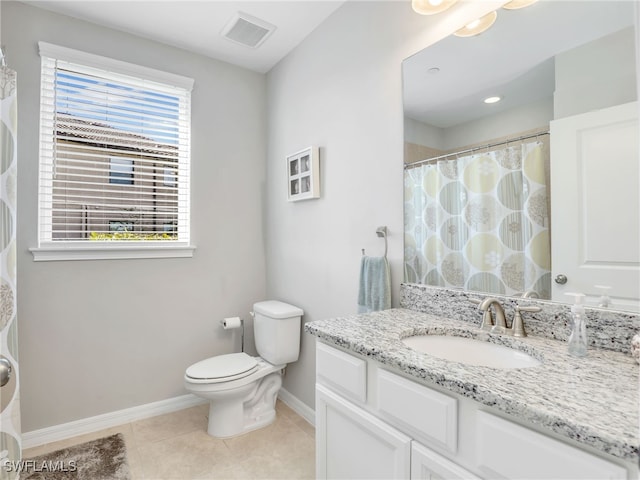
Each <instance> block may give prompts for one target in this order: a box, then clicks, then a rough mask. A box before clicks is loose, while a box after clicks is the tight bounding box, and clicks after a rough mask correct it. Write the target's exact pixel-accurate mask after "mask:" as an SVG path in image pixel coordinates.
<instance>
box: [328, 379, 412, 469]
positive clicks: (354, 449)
mask: <svg viewBox="0 0 640 480" xmlns="http://www.w3.org/2000/svg"><path fill="white" fill-rule="evenodd" d="M410 460H411V439H410V438H409V437H407V436H406V435H404V434H403V433H401V432H399V431H397V430H396V429H394V428H392V427H391V426H389V425H387V424H386V423H384V422H382V421H380V420H378V419H377V418H375V417H374V416H372V415H370V414H369V413H367V412H365V411H364V410H362V409H360V408H358V407H356V406H355V405H353V404H352V403H351V402H348V401H347V400H345V399H343V398H342V397H340V396H338V395H336V394H335V393H333V392H332V391H330V390H329V389H327V388H325V387H323V386H322V385H316V478H318V479H350V480H355V479H372V480H373V479H403V478H405V479H408V478H409V473H410Z"/></svg>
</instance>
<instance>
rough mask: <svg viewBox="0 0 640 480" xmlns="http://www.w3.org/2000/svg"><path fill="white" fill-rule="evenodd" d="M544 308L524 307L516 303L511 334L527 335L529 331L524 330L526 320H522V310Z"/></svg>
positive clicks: (517, 335) (532, 310)
mask: <svg viewBox="0 0 640 480" xmlns="http://www.w3.org/2000/svg"><path fill="white" fill-rule="evenodd" d="M540 310H542V309H541V308H540V307H535V306H532V307H523V306H521V305H516V311H515V313H514V314H513V322H511V334H512V335H513V336H514V337H526V336H527V332H525V330H524V322H523V321H522V315H521V314H520V312H534V313H535V312H539V311H540Z"/></svg>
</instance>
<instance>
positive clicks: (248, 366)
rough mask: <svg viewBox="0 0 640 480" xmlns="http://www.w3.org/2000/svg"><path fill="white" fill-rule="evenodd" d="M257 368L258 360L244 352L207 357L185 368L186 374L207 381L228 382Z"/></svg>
mask: <svg viewBox="0 0 640 480" xmlns="http://www.w3.org/2000/svg"><path fill="white" fill-rule="evenodd" d="M257 369H258V361H257V360H256V359H255V358H254V357H250V356H249V355H247V354H246V353H244V352H241V353H229V354H226V355H218V356H216V357H211V358H207V359H206V360H202V361H200V362H198V363H194V364H193V365H191V366H190V367H189V368H187V371H186V376H187V377H188V378H191V379H193V380H200V381H206V382H207V383H221V382H230V381H232V380H237V379H239V378H243V377H246V376H248V375H250V374H252V373H253V372H255V371H256V370H257Z"/></svg>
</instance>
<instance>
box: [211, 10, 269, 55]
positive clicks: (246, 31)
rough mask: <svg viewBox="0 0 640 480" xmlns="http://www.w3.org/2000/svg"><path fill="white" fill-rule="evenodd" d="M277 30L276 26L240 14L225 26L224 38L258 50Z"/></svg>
mask: <svg viewBox="0 0 640 480" xmlns="http://www.w3.org/2000/svg"><path fill="white" fill-rule="evenodd" d="M275 29H276V27H275V25H271V24H270V23H267V22H265V21H264V20H260V19H259V18H256V17H252V16H251V15H247V14H246V13H242V12H238V13H236V14H235V15H234V16H233V17H232V18H231V20H229V22H228V23H227V24H226V25H225V27H224V29H223V30H222V36H223V37H225V38H228V39H229V40H231V41H232V42H236V43H239V44H240V45H244V46H245V47H251V48H257V47H259V46H260V45H261V44H262V42H264V41H265V40H266V39H267V37H268V36H269V35H271V34H272V33H273V31H274V30H275Z"/></svg>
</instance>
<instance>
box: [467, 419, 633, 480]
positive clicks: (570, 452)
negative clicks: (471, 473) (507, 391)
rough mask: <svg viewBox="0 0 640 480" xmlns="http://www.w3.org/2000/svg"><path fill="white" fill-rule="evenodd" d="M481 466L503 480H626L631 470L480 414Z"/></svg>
mask: <svg viewBox="0 0 640 480" xmlns="http://www.w3.org/2000/svg"><path fill="white" fill-rule="evenodd" d="M477 427H478V428H477V442H476V443H477V458H476V459H477V465H478V468H479V469H480V470H481V471H483V472H485V473H487V474H488V475H489V476H491V477H499V478H540V479H544V478H548V479H565V478H575V479H579V478H580V479H581V478H606V479H609V480H613V479H621V480H622V479H626V478H627V471H626V469H625V468H623V467H620V466H618V465H616V464H614V463H611V462H608V461H606V460H603V459H602V458H600V457H596V456H594V455H591V454H590V453H587V452H584V451H582V450H580V449H578V448H575V447H572V446H570V445H567V444H565V443H563V442H561V441H559V440H556V439H553V438H551V437H547V436H546V435H543V434H541V433H538V432H534V431H532V430H529V429H528V428H525V427H522V426H520V425H517V424H515V423H512V422H509V421H508V420H505V419H503V418H500V417H496V416H495V415H491V414H489V413H486V412H481V411H480V412H478V422H477Z"/></svg>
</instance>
